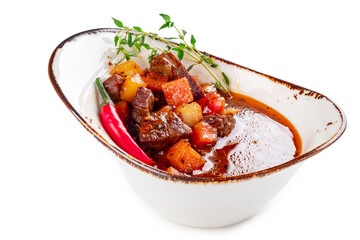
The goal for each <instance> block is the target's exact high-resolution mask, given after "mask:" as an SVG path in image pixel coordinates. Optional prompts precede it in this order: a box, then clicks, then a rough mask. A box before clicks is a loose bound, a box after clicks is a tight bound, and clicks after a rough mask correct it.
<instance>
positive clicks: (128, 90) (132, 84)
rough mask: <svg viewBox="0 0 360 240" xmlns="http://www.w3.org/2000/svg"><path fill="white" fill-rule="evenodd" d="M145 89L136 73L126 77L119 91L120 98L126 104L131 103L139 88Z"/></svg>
mask: <svg viewBox="0 0 360 240" xmlns="http://www.w3.org/2000/svg"><path fill="white" fill-rule="evenodd" d="M142 86H144V87H146V83H144V82H143V80H142V79H141V77H140V75H139V74H138V73H136V74H134V75H132V76H131V77H128V78H127V79H126V80H125V82H124V83H123V85H122V87H121V91H120V98H121V99H122V100H124V101H127V102H128V103H132V101H133V100H134V98H135V96H136V92H137V90H138V88H139V87H142Z"/></svg>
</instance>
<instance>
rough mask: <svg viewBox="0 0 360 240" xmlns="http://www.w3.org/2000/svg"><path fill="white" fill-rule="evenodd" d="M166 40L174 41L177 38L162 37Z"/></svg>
mask: <svg viewBox="0 0 360 240" xmlns="http://www.w3.org/2000/svg"><path fill="white" fill-rule="evenodd" d="M164 38H165V39H166V40H174V39H178V38H177V37H164Z"/></svg>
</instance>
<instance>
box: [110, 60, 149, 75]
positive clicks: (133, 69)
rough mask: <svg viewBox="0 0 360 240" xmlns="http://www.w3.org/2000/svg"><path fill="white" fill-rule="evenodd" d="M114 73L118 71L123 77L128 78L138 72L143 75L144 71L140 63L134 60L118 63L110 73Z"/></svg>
mask: <svg viewBox="0 0 360 240" xmlns="http://www.w3.org/2000/svg"><path fill="white" fill-rule="evenodd" d="M113 73H117V74H119V75H120V76H122V77H125V78H128V77H131V76H132V75H134V74H135V73H138V74H139V75H143V74H144V71H143V70H142V69H141V68H140V67H139V65H137V63H136V62H134V61H133V60H132V61H127V62H123V63H121V64H119V65H116V66H115V67H114V68H113V69H112V70H111V72H110V74H113Z"/></svg>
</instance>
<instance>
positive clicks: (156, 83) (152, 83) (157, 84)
mask: <svg viewBox="0 0 360 240" xmlns="http://www.w3.org/2000/svg"><path fill="white" fill-rule="evenodd" d="M141 79H142V80H143V82H144V83H146V84H147V88H149V89H151V90H153V91H154V92H161V91H162V88H161V86H162V85H163V84H165V83H167V81H164V80H163V79H154V78H149V77H145V76H142V77H141Z"/></svg>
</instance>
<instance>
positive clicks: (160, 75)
mask: <svg viewBox="0 0 360 240" xmlns="http://www.w3.org/2000/svg"><path fill="white" fill-rule="evenodd" d="M146 77H148V78H152V79H155V80H159V81H161V82H167V81H168V80H169V76H168V75H166V74H164V73H162V72H155V71H151V70H147V72H146Z"/></svg>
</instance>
